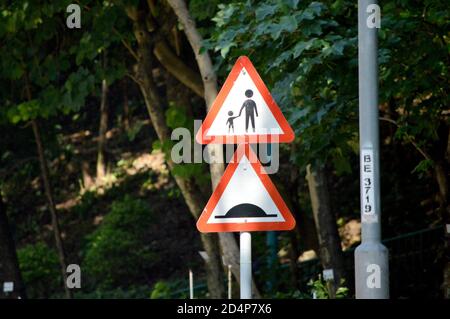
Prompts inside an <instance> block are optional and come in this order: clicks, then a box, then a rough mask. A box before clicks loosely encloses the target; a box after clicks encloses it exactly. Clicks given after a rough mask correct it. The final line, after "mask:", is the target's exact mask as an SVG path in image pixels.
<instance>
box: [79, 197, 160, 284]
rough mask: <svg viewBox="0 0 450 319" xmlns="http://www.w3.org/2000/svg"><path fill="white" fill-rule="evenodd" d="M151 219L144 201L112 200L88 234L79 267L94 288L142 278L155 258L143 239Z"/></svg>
mask: <svg viewBox="0 0 450 319" xmlns="http://www.w3.org/2000/svg"><path fill="white" fill-rule="evenodd" d="M152 222H153V217H152V211H151V208H150V206H149V204H148V203H147V202H145V201H143V200H140V199H134V198H132V197H130V196H128V195H126V196H125V197H124V198H123V199H122V200H117V201H115V202H113V204H112V206H111V211H110V212H109V213H108V214H107V215H106V216H105V218H104V220H103V222H102V224H101V225H100V226H99V228H98V229H97V230H96V231H94V233H92V235H90V236H89V237H88V242H89V243H88V246H87V250H86V254H85V258H84V261H83V269H85V271H86V273H87V274H88V278H91V279H92V281H93V282H94V283H95V284H96V286H97V287H100V288H110V287H114V286H128V285H130V284H131V283H133V282H137V281H139V280H143V276H145V273H147V272H148V271H149V269H151V268H152V266H153V265H154V264H155V263H156V262H157V261H158V256H157V255H156V254H155V253H154V252H153V251H152V248H151V243H149V242H147V240H146V234H147V233H148V230H149V228H150V226H151V224H152ZM94 278H95V279H94Z"/></svg>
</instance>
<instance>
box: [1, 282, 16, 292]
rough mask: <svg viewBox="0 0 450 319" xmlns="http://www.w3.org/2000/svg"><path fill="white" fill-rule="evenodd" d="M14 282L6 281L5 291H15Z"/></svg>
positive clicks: (4, 284)
mask: <svg viewBox="0 0 450 319" xmlns="http://www.w3.org/2000/svg"><path fill="white" fill-rule="evenodd" d="M13 291H14V283H13V282H12V281H6V282H4V283H3V292H13Z"/></svg>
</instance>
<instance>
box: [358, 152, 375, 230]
mask: <svg viewBox="0 0 450 319" xmlns="http://www.w3.org/2000/svg"><path fill="white" fill-rule="evenodd" d="M373 162H374V158H373V150H372V149H362V150H361V211H362V212H363V213H362V222H366V223H374V222H378V217H377V215H376V213H375V212H376V206H375V192H374V165H373Z"/></svg>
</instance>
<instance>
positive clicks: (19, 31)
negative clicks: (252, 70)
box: [0, 0, 450, 298]
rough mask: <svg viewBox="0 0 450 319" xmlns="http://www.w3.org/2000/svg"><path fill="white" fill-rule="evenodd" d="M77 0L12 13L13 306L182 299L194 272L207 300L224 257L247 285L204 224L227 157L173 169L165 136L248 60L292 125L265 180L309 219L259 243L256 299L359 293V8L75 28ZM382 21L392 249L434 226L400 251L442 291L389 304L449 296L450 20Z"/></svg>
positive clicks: (6, 103)
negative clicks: (428, 235)
mask: <svg viewBox="0 0 450 319" xmlns="http://www.w3.org/2000/svg"><path fill="white" fill-rule="evenodd" d="M70 3H71V1H57V2H55V1H2V2H1V4H0V65H1V66H0V136H1V137H0V141H1V143H0V195H1V196H0V197H1V209H0V282H3V281H14V282H15V283H16V287H17V291H15V292H14V293H13V294H12V296H13V297H14V296H19V295H20V296H22V297H26V296H27V297H29V298H61V297H76V298H107V297H110V298H111V297H112V298H149V297H152V298H164V297H174V296H179V297H186V296H187V292H183V291H182V289H183V288H185V287H187V281H186V280H187V272H188V269H193V270H194V273H195V278H196V282H198V283H205V286H204V288H201V289H199V294H200V295H202V296H208V297H221V296H222V297H223V296H225V272H224V267H223V264H222V262H223V261H224V262H225V264H226V265H228V264H230V265H232V266H233V268H232V269H233V275H234V279H233V280H235V282H238V280H239V273H238V268H239V267H238V260H239V258H238V246H237V243H236V238H235V237H234V235H233V234H224V235H220V236H217V235H215V234H214V235H200V234H199V233H198V231H197V229H196V227H195V222H196V219H197V218H198V215H199V214H200V212H201V211H202V209H203V207H204V204H205V203H206V200H207V199H208V198H209V196H210V194H211V192H212V189H213V187H214V186H215V185H216V184H217V182H218V179H219V178H220V176H221V173H222V172H223V165H222V166H221V165H217V164H216V165H208V164H207V163H202V164H176V163H174V162H173V161H172V160H171V159H170V152H171V148H172V146H173V145H174V143H176V141H172V140H171V138H170V135H171V131H172V130H173V129H175V128H177V127H187V128H189V129H190V130H191V132H192V131H193V120H194V119H203V118H204V117H205V115H206V112H207V109H208V107H209V106H210V105H211V102H212V101H213V100H214V97H215V95H216V94H217V89H218V88H220V86H221V85H222V84H223V82H224V80H225V78H226V76H227V74H228V72H229V71H230V69H231V66H232V65H233V64H234V61H235V60H236V59H237V57H239V56H240V55H247V56H249V58H250V59H251V60H252V62H253V63H254V65H255V67H256V69H257V70H258V72H259V73H260V75H261V77H262V78H263V79H264V81H265V82H266V84H267V86H268V88H269V89H270V90H271V92H272V94H273V96H274V98H275V100H276V101H277V103H278V104H279V105H280V107H281V108H282V110H283V113H284V114H285V116H286V118H287V119H288V121H289V123H290V124H291V126H292V127H293V129H294V131H295V133H296V139H295V141H294V143H292V144H288V145H281V146H280V166H281V167H280V171H279V172H278V173H277V174H275V175H271V178H272V180H273V181H274V182H275V184H276V185H277V187H278V188H279V189H280V192H281V194H282V196H283V198H284V199H285V200H286V202H287V204H288V205H289V207H290V208H291V211H292V212H293V213H294V214H295V217H296V220H297V227H296V229H295V230H294V231H292V232H279V233H272V234H269V235H268V234H266V233H256V234H255V235H254V261H255V262H254V274H255V275H254V284H255V285H254V286H255V287H254V294H255V296H265V297H278V298H311V297H312V293H313V292H316V296H317V295H319V297H323V298H329V297H331V298H335V297H353V293H354V292H353V282H352V274H351V271H352V270H349V269H348V267H346V266H345V265H346V260H347V259H348V258H347V257H345V251H347V252H348V251H351V249H352V248H354V247H355V246H356V245H357V244H358V242H359V240H360V234H359V233H360V225H359V217H360V208H359V161H358V156H359V144H358V138H359V137H358V78H357V74H358V73H357V70H358V69H357V67H358V66H357V29H356V27H357V6H356V2H355V1H346V0H335V1H333V0H324V1H314V2H309V1H298V0H266V1H256V0H247V1H217V0H212V1H201V0H191V1H186V2H185V1H171V0H168V1H156V0H148V1H138V0H133V1H126V0H117V1H88V0H86V1H85V0H80V1H76V2H75V3H77V4H78V5H79V6H80V8H81V28H74V29H69V28H68V27H67V25H66V19H67V17H68V16H69V14H70V13H67V12H66V9H67V6H68V5H69V4H70ZM381 10H382V23H381V29H380V30H379V52H378V56H379V64H380V66H379V79H380V105H379V112H380V121H379V124H380V134H381V136H380V143H381V145H380V147H381V203H382V233H383V238H393V237H398V236H400V237H401V236H402V235H404V234H407V233H411V232H415V231H419V230H425V229H438V232H439V236H438V237H437V239H436V240H435V241H433V242H425V243H424V244H423V242H417V244H412V245H411V246H405V247H402V248H401V249H399V251H396V252H395V254H393V255H392V254H391V258H397V257H399V256H406V257H407V256H409V255H412V252H414V253H417V252H419V253H420V256H425V257H423V258H425V259H426V262H425V263H426V264H427V265H429V266H427V267H428V268H426V269H425V268H422V269H421V268H420V267H417V268H414V269H415V270H414V271H415V273H414V274H413V277H417V278H419V277H424V276H425V277H426V278H427V280H429V285H427V286H424V287H418V286H415V284H414V281H413V282H412V283H411V282H409V283H408V284H409V285H410V286H408V287H407V288H408V289H406V291H407V292H405V290H403V291H402V292H401V293H394V294H393V297H395V298H411V297H427V298H442V297H448V296H449V291H450V290H449V289H450V288H449V287H450V267H449V262H450V259H449V256H450V255H449V242H448V237H445V232H444V227H443V226H444V225H445V224H450V203H449V200H450V196H449V177H450V176H449V165H450V121H449V115H450V109H449V107H448V106H449V105H450V104H449V102H450V99H449V96H448V93H449V65H450V63H449V62H450V56H449V48H450V41H449V30H450V29H449V21H450V19H449V15H450V10H449V7H448V3H447V1H443V0H442V1H439V0H425V1H404V0H388V1H383V2H382V4H381ZM192 136H193V134H192ZM209 151H210V152H212V151H215V152H216V153H218V154H221V152H222V149H221V147H218V148H217V147H216V148H215V149H211V150H209ZM314 197H315V198H314ZM314 200H319V202H320V205H319V207H313V206H312V205H311V202H314ZM422 244H423V245H422ZM419 245H420V247H419ZM199 251H206V252H207V253H208V255H209V259H208V262H206V263H205V262H204V260H203V259H202V257H201V256H200V254H199V253H198V252H199ZM315 258H318V259H317V260H320V262H321V266H322V267H323V268H333V269H335V270H336V278H335V281H334V282H332V283H331V285H328V286H327V284H326V283H325V282H324V281H323V279H321V278H320V276H319V275H318V274H317V273H314V274H312V275H309V276H308V274H307V273H306V271H305V268H302V265H306V264H305V262H306V261H308V260H309V261H310V260H314V259H315ZM406 260H407V259H406ZM408 262H411V260H409V261H408ZM413 262H414V261H413ZM68 264H78V265H80V267H81V270H82V288H81V289H75V290H68V289H67V288H66V289H65V285H64V284H63V283H64V282H65V279H66V278H65V277H66V276H67V273H66V271H65V269H66V266H67V265H68ZM420 265H422V264H420ZM391 267H392V264H391ZM396 267H397V266H396ZM403 271H404V270H402V269H400V270H399V269H397V268H392V273H393V274H401V273H402V272H403ZM341 279H345V280H343V281H341ZM397 279H398V278H396V277H395V276H394V275H391V282H393V281H396V280H397ZM202 287H203V286H202ZM344 287H345V288H344ZM346 288H348V289H346ZM235 289H238V284H235ZM415 290H416V292H417V294H415ZM179 291H182V292H181V293H180V292H179ZM237 291H238V290H236V291H235V295H234V296H235V297H237V296H238V294H237ZM419 292H420V295H418V294H419ZM176 293H178V295H176ZM2 297H5V296H4V295H2Z"/></svg>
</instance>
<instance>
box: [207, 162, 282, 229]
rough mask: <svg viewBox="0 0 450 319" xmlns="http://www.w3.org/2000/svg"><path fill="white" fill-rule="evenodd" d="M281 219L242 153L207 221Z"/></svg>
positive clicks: (272, 220) (276, 220) (243, 221)
mask: <svg viewBox="0 0 450 319" xmlns="http://www.w3.org/2000/svg"><path fill="white" fill-rule="evenodd" d="M284 221H285V219H284V218H283V216H282V214H281V212H280V211H279V209H278V208H277V206H276V204H275V202H274V201H273V199H272V197H271V196H270V194H269V193H268V191H267V189H266V188H265V187H264V185H263V183H262V182H261V179H260V178H259V177H258V175H257V174H256V172H255V170H254V169H253V166H252V165H251V164H250V161H249V160H248V158H247V156H246V155H243V157H242V159H241V161H240V162H239V164H238V166H237V168H236V171H235V173H234V175H233V176H232V177H231V179H230V181H229V183H228V184H227V188H226V189H225V191H224V192H223V194H222V196H221V197H220V199H219V201H218V202H217V205H216V207H215V208H214V210H213V212H212V214H211V216H210V217H209V219H208V221H207V224H219V223H220V224H223V223H253V222H267V223H269V222H284Z"/></svg>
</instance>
